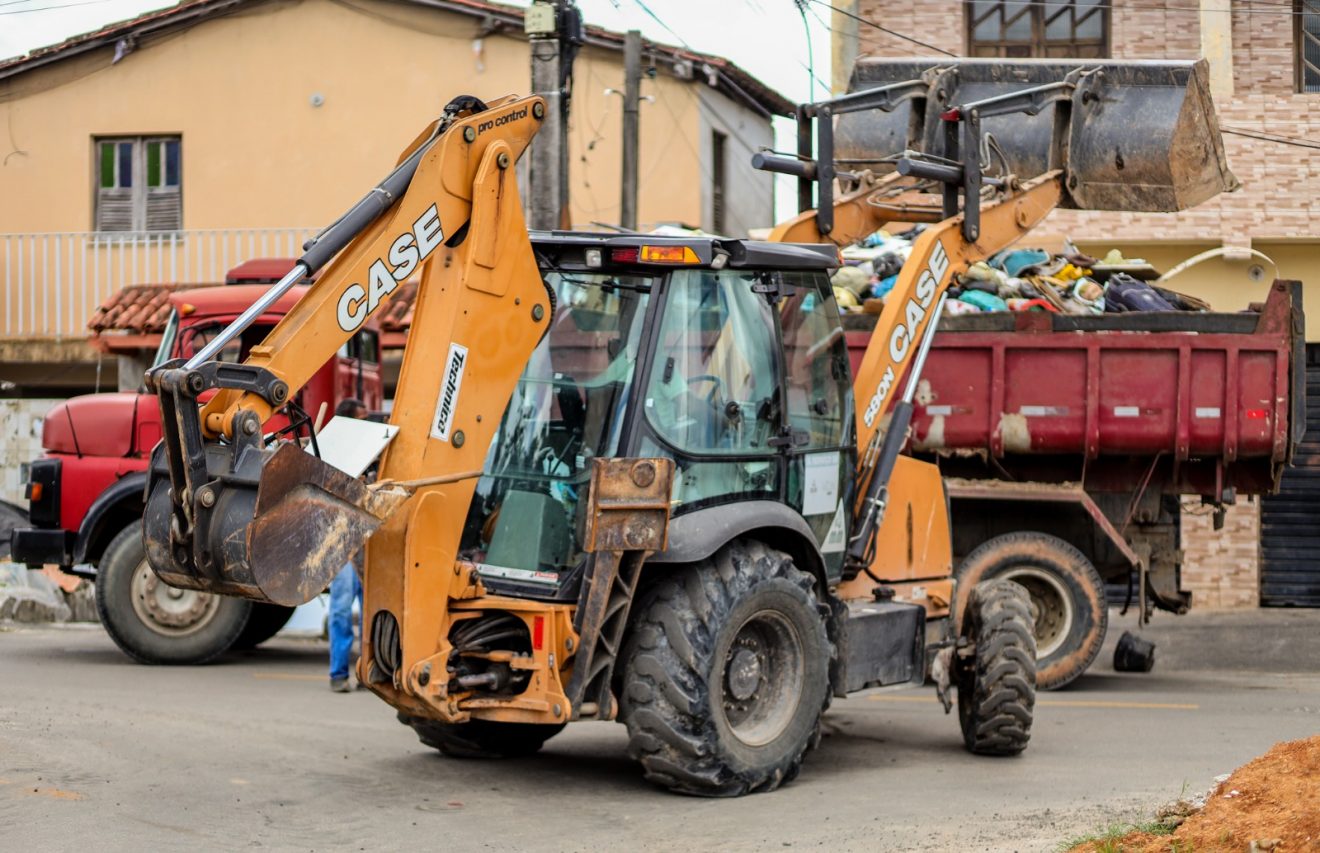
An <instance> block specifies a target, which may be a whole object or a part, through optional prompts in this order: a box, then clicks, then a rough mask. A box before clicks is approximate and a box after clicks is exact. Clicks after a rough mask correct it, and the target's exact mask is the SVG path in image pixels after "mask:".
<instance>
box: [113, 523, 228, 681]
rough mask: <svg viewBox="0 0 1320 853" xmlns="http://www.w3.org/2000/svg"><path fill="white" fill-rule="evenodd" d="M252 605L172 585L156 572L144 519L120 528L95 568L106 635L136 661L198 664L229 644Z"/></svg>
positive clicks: (209, 659) (206, 660) (226, 649)
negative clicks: (146, 544) (145, 540)
mask: <svg viewBox="0 0 1320 853" xmlns="http://www.w3.org/2000/svg"><path fill="white" fill-rule="evenodd" d="M251 610H252V606H251V602H249V601H246V600H244V599H241V598H229V597H227V596H221V595H208V594H207V593H202V592H194V591H192V590H175V589H174V588H173V587H169V586H166V585H165V583H164V582H163V581H161V580H160V579H159V578H157V577H156V575H155V572H153V571H152V570H151V566H149V565H148V564H147V553H146V549H145V548H143V546H142V523H141V522H140V521H135V522H133V523H132V524H130V525H129V526H128V527H126V528H124V529H123V530H121V531H120V532H119V533H118V534H117V535H116V536H115V538H114V539H113V540H111V542H110V544H109V545H108V546H107V547H106V549H105V553H104V554H103V555H102V556H101V560H100V563H99V564H98V565H97V570H96V611H97V613H98V614H99V615H100V617H101V624H102V625H104V626H105V630H106V633H108V634H109V635H110V639H112V640H114V641H115V645H117V646H119V648H120V649H122V650H123V652H124V653H125V654H126V655H128V656H129V657H131V658H133V660H135V661H137V662H138V663H145V664H175V665H186V664H199V663H206V662H208V661H211V660H214V659H215V658H217V657H219V656H220V655H222V654H224V653H225V652H226V651H228V650H229V648H230V646H232V645H233V644H234V640H236V639H237V638H238V636H239V634H240V633H242V631H243V627H244V626H245V625H247V622H248V615H249V614H250V612H251Z"/></svg>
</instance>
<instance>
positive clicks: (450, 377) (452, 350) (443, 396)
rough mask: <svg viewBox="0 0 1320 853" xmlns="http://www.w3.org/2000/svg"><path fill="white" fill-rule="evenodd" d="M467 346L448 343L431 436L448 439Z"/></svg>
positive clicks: (442, 439)
mask: <svg viewBox="0 0 1320 853" xmlns="http://www.w3.org/2000/svg"><path fill="white" fill-rule="evenodd" d="M467 357H468V351H467V347H465V346H462V345H460V344H450V345H449V358H448V359H447V360H446V361H445V374H444V376H445V378H444V384H443V385H442V386H440V399H439V400H438V401H437V402H436V404H435V417H434V418H433V419H432V420H431V438H438V439H440V440H441V441H448V440H449V427H450V425H451V424H453V422H454V410H455V409H456V408H458V390H459V389H460V388H462V387H463V370H464V369H465V368H466V367H467Z"/></svg>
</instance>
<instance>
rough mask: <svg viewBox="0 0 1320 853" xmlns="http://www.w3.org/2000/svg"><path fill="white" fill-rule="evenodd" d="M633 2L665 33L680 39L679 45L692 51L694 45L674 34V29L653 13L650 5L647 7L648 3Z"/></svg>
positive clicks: (638, 0) (640, 0)
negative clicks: (662, 28) (663, 29)
mask: <svg viewBox="0 0 1320 853" xmlns="http://www.w3.org/2000/svg"><path fill="white" fill-rule="evenodd" d="M633 2H634V3H636V4H637V5H638V6H639V7H640V8H641V10H642V11H643V12H645V13H646V14H647V15H649V16H650V17H651V20H653V21H655V22H656V23H657V24H659V25H660V26H662V27H664V28H665V32H667V33H669V34H670V35H671V36H673V37H674V38H676V39H678V43H679V44H681V45H683V47H685V48H687V49H688V50H692V45H690V44H688V43H687V42H685V41H683V37H682V36H680V35H679V34H678V33H676V32H674V28H673V27H671V26H669V25H668V24H666V23H665V22H664V21H662V20H660V16H659V15H657V14H656V13H655V12H652V11H651V7H650V6H648V5H646V3H644V2H643V0H633Z"/></svg>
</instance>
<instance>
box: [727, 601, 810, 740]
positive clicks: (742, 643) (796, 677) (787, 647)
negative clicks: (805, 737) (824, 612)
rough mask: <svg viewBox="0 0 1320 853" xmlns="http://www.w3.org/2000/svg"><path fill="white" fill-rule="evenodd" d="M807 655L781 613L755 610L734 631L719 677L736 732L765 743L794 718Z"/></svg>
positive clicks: (800, 693) (746, 738)
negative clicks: (755, 611)
mask: <svg viewBox="0 0 1320 853" xmlns="http://www.w3.org/2000/svg"><path fill="white" fill-rule="evenodd" d="M805 672H806V669H805V655H804V653H803V650H802V639H801V637H799V636H798V632H797V629H796V628H795V627H794V626H793V623H792V622H790V621H789V620H788V619H787V618H785V617H784V616H783V614H780V613H776V612H773V611H769V610H763V611H760V612H759V613H755V614H753V615H752V616H751V617H749V618H748V619H747V620H746V621H745V622H743V624H742V625H741V626H739V628H738V631H737V633H736V634H735V635H734V638H733V642H732V643H731V644H730V646H729V652H728V654H727V655H726V656H725V659H724V673H723V677H722V678H721V679H720V684H721V686H722V694H723V696H722V700H723V701H722V704H723V709H724V718H725V720H726V721H727V722H728V724H729V729H730V730H731V731H732V732H733V734H734V737H736V738H738V740H740V741H742V742H743V743H745V744H747V745H748V746H764V745H765V744H767V743H770V742H771V741H773V740H774V739H775V738H777V737H779V735H780V734H782V733H783V731H784V729H786V728H787V727H788V725H789V723H790V722H791V721H792V719H793V716H794V714H795V713H796V711H797V706H798V702H799V701H800V699H801V696H802V686H803V681H804V679H805Z"/></svg>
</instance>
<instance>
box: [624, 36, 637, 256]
mask: <svg viewBox="0 0 1320 853" xmlns="http://www.w3.org/2000/svg"><path fill="white" fill-rule="evenodd" d="M641 94H642V33H641V31H640V30H628V33H627V35H625V36H624V37H623V179H622V181H621V182H620V184H619V186H620V188H621V189H620V199H619V224H620V225H622V226H623V227H624V228H627V229H628V230H630V231H636V230H637V159H638V138H639V135H638V124H639V118H640V116H639V112H640V111H639V107H640V102H641Z"/></svg>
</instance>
